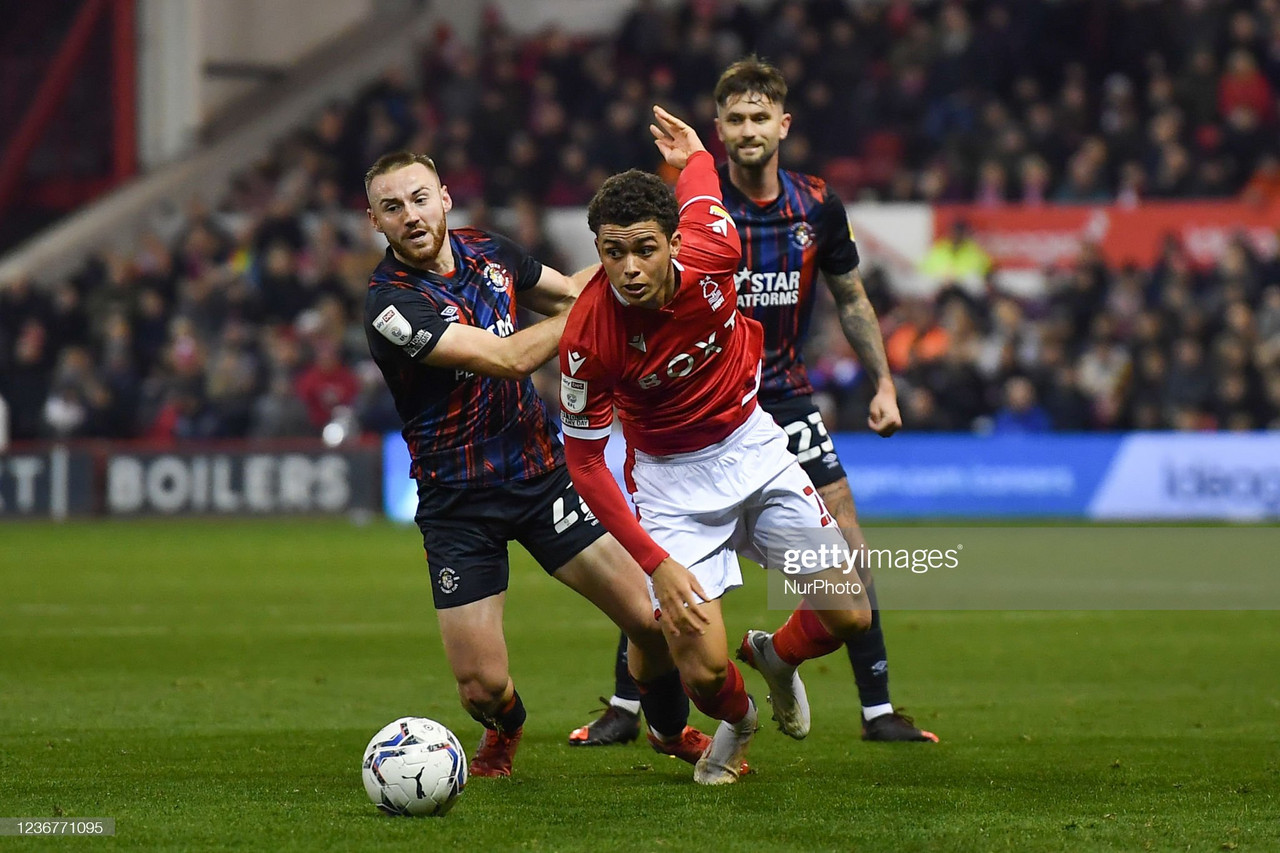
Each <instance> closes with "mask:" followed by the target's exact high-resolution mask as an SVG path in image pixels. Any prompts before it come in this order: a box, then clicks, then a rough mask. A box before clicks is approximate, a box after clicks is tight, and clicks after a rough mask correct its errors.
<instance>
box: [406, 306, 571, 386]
mask: <svg viewBox="0 0 1280 853" xmlns="http://www.w3.org/2000/svg"><path fill="white" fill-rule="evenodd" d="M568 316H569V315H568V312H567V311H566V312H564V313H562V314H560V315H558V316H555V317H552V318H551V319H549V320H543V321H542V322H541V323H534V324H533V325H532V326H529V327H528V328H526V329H521V330H520V331H518V332H516V333H515V334H514V335H510V336H508V337H505V338H500V337H498V336H497V335H495V334H493V333H492V332H490V331H488V330H486V329H478V328H476V327H475V326H464V325H462V324H461V323H454V324H452V325H450V326H449V327H448V328H447V329H445V330H444V332H443V333H442V334H441V335H440V342H439V343H438V344H436V346H435V348H434V349H432V350H431V352H430V353H428V354H427V355H426V356H425V357H424V360H425V361H426V363H427V364H429V365H431V366H432V367H453V368H457V369H461V370H470V371H471V372H472V373H479V374H480V375H481V376H492V377H493V378H495V379H524V378H525V377H526V376H528V375H529V374H531V373H533V372H534V371H535V370H537V369H538V368H539V367H541V366H542V365H543V364H544V363H546V361H547V360H548V359H550V358H551V357H552V356H553V355H555V354H556V348H557V347H558V346H559V345H560V336H561V335H562V334H564V324H565V320H566V319H567V318H568Z"/></svg>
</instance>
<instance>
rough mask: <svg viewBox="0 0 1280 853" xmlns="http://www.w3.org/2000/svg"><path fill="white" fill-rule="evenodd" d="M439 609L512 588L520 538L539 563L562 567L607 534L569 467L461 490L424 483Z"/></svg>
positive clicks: (426, 540)
mask: <svg viewBox="0 0 1280 853" xmlns="http://www.w3.org/2000/svg"><path fill="white" fill-rule="evenodd" d="M414 521H416V522H417V523H418V529H419V530H421V531H422V547H423V548H424V549H425V550H426V552H427V569H428V571H429V572H430V574H431V594H432V597H433V598H434V599H435V605H436V609H437V610H444V609H447V608H450V607H461V606H462V605H464V604H470V603H471V602H473V601H479V600H480V599H482V598H488V597H489V596H491V595H497V594H498V593H500V592H502V591H504V590H505V589H506V588H507V579H508V577H509V574H510V566H509V564H508V562H507V546H508V544H509V543H510V542H511V541H513V540H514V541H516V542H519V543H520V544H521V545H523V546H524V547H525V548H526V549H528V551H529V553H530V554H532V555H533V558H534V559H535V560H537V561H538V564H539V565H541V566H542V568H543V569H544V570H545V571H546V572H547V574H554V573H555V571H556V570H557V569H559V568H560V567H561V566H563V565H564V564H565V563H567V562H569V561H570V560H571V559H573V558H574V557H576V556H577V555H578V554H580V553H582V551H583V550H584V549H585V548H586V547H587V546H588V545H590V544H591V543H592V542H595V541H596V540H597V539H599V538H600V537H601V536H603V535H604V534H605V529H604V527H602V526H601V525H600V522H599V521H598V520H596V517H595V516H594V515H593V514H592V513H591V512H590V511H589V510H588V509H587V504H586V501H584V500H582V498H581V497H579V496H578V492H577V490H575V489H574V488H573V483H572V481H570V479H569V472H568V469H566V468H565V467H564V466H563V465H561V466H560V467H558V468H556V469H555V470H554V471H551V472H548V473H546V474H543V475H542V476H540V477H534V478H532V479H529V480H515V481H512V482H510V483H504V484H502V485H500V486H482V487H478V488H465V487H464V488H456V487H447V486H438V485H434V484H431V483H424V482H422V481H419V482H418V512H417V514H416V515H415V516H414Z"/></svg>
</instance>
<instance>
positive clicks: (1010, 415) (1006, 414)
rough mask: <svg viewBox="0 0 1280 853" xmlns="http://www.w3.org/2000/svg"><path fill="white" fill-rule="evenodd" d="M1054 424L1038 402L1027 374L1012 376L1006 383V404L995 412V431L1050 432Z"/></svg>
mask: <svg viewBox="0 0 1280 853" xmlns="http://www.w3.org/2000/svg"><path fill="white" fill-rule="evenodd" d="M1052 427H1053V424H1052V422H1051V420H1050V418H1049V413H1048V412H1046V411H1045V410H1044V409H1043V408H1041V407H1040V405H1039V404H1038V403H1037V402H1036V388H1035V386H1034V385H1032V384H1031V381H1030V380H1029V379H1027V378H1026V377H1025V376H1010V377H1009V378H1008V379H1006V380H1005V383H1004V405H1003V406H1001V407H1000V408H999V409H998V410H997V411H996V414H995V418H994V420H993V421H992V431H993V432H995V433H1023V432H1048V431H1049V430H1050V429H1052Z"/></svg>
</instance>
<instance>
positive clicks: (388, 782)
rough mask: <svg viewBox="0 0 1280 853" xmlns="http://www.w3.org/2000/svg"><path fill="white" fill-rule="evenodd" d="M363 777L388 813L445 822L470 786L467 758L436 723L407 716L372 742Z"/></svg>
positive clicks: (371, 795)
mask: <svg viewBox="0 0 1280 853" xmlns="http://www.w3.org/2000/svg"><path fill="white" fill-rule="evenodd" d="M361 775H362V776H363V777H364V789H365V790H366V791H368V792H369V799H370V800H372V801H373V803H374V805H376V806H377V807H378V808H380V809H382V811H384V812H386V813H387V814H389V815H412V816H414V817H424V816H426V815H435V816H437V817H439V816H441V815H444V814H445V813H447V812H448V811H449V809H451V808H452V807H453V803H454V801H455V800H457V799H458V795H459V794H461V793H462V789H463V788H464V787H465V786H466V784H467V756H466V754H465V753H463V751H462V745H461V744H459V743H458V738H457V736H456V735H455V734H454V733H453V732H451V731H449V730H448V729H447V728H445V727H444V726H443V725H441V724H440V723H437V722H436V721H435V720H428V719H427V718H426V717H401V718H400V719H398V720H396V721H395V722H393V723H388V724H387V725H385V726H384V727H383V728H382V730H381V731H380V732H378V733H377V734H376V735H374V736H373V740H371V741H369V745H368V746H367V747H365V750H364V765H363V771H362V774H361Z"/></svg>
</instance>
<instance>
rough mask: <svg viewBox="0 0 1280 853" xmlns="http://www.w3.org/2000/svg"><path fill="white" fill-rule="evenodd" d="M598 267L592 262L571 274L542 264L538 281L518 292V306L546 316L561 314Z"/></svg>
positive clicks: (570, 304) (571, 304)
mask: <svg viewBox="0 0 1280 853" xmlns="http://www.w3.org/2000/svg"><path fill="white" fill-rule="evenodd" d="M598 269H600V264H598V263H596V264H592V265H591V266H589V267H584V268H583V269H580V270H578V271H577V272H576V273H574V274H573V275H565V274H564V273H562V272H559V271H558V270H553V269H552V268H551V267H548V266H544V267H543V268H542V275H541V276H539V277H538V283H537V284H535V285H534V286H533V287H531V288H529V289H528V290H525V291H522V292H521V293H520V298H519V300H518V301H519V303H520V307H522V308H528V309H529V310H530V311H537V312H538V313H539V314H545V315H547V316H548V317H554V316H555V315H557V314H563V313H565V312H566V311H568V310H569V309H570V308H572V307H573V303H574V302H575V301H577V299H578V294H579V293H581V292H582V288H584V287H586V286H587V282H589V281H591V276H593V275H595V273H596V270H598Z"/></svg>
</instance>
